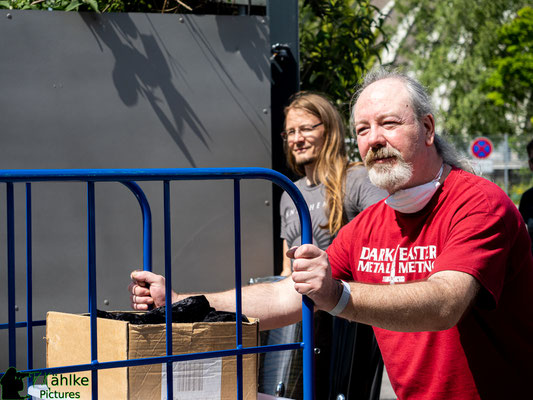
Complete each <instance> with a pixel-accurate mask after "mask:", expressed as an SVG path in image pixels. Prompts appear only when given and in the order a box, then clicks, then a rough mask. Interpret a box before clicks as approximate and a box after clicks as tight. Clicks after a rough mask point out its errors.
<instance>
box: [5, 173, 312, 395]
mask: <svg viewBox="0 0 533 400" xmlns="http://www.w3.org/2000/svg"><path fill="white" fill-rule="evenodd" d="M242 179H264V180H270V181H272V182H273V183H275V184H277V185H278V186H280V187H281V188H282V189H283V190H285V191H286V192H287V193H288V194H289V195H290V197H291V198H292V199H293V201H294V202H295V204H296V206H297V209H298V213H299V216H300V221H301V232H302V243H312V239H311V221H310V216H309V211H308V209H307V206H306V203H305V201H304V199H303V197H302V195H301V193H300V192H299V191H298V189H297V188H296V186H295V185H294V184H293V183H292V182H291V181H290V180H289V179H288V178H287V177H285V176H284V175H282V174H280V173H278V172H276V171H273V170H269V169H265V168H204V169H202V168H194V169H144V170H136V169H121V170H105V169H86V170H83V169H80V170H3V171H0V182H4V183H5V184H6V206H7V219H6V221H7V285H8V304H7V307H8V322H7V323H2V324H0V329H7V330H8V335H9V339H8V341H9V365H10V366H13V367H16V329H18V328H25V329H26V337H27V366H26V369H25V370H23V371H20V372H22V373H33V374H63V373H69V372H78V371H88V370H90V371H91V384H92V387H91V390H92V398H93V399H94V400H96V399H98V371H99V370H101V369H108V368H119V367H132V366H137V365H147V364H162V363H166V364H167V371H168V370H172V363H173V362H179V361H185V360H191V359H203V358H214V357H224V356H235V357H236V359H237V398H238V399H242V398H243V386H242V380H243V378H242V356H243V354H253V353H263V352H271V351H285V350H293V349H300V348H301V349H302V351H303V386H304V387H303V389H304V399H305V400H313V399H314V362H313V304H312V301H311V300H310V299H308V298H307V297H305V296H304V297H303V299H302V321H303V341H302V342H297V343H287V344H281V345H275V346H256V347H243V345H242V326H241V324H240V323H239V322H240V321H241V312H242V308H241V233H240V181H241V180H242ZM178 180H233V186H234V223H235V230H234V231H235V287H236V288H237V290H236V296H235V302H236V314H237V318H236V321H238V322H237V323H236V337H237V340H236V346H235V348H234V349H230V350H221V351H211V352H204V353H192V354H181V355H172V314H171V309H170V307H167V309H166V316H165V317H166V356H161V357H149V358H140V359H130V360H120V361H111V362H99V361H98V357H97V354H98V353H97V335H96V332H97V318H96V304H97V293H96V263H95V260H96V251H95V193H94V188H95V183H97V182H120V183H122V184H124V185H126V186H127V187H128V188H129V189H130V190H131V191H132V192H133V194H134V195H135V196H136V198H137V200H138V202H139V205H140V207H141V210H142V217H143V268H144V269H145V270H148V271H150V270H151V269H152V227H151V226H152V223H151V212H150V206H149V204H148V201H147V199H146V196H145V195H144V193H143V191H142V189H141V188H140V186H139V185H137V183H136V182H139V181H161V182H162V184H163V198H164V248H165V278H166V296H167V297H166V304H171V299H170V294H171V287H170V285H171V282H172V279H171V274H172V269H171V250H170V249H171V246H170V244H171V229H170V183H171V181H178ZM49 181H55V182H86V183H87V226H88V255H87V282H88V304H89V310H88V312H89V314H90V331H91V335H90V337H91V360H92V361H91V363H90V364H79V365H69V366H64V367H55V368H41V369H34V368H33V340H32V337H33V328H34V327H35V326H42V325H45V324H46V321H45V320H33V316H32V258H31V254H32V252H31V247H32V222H31V220H32V200H31V184H32V182H49ZM15 183H23V184H25V185H26V242H27V246H26V258H27V260H26V261H27V262H26V277H27V278H26V303H27V315H26V321H23V322H17V321H16V318H15V234H14V230H15V229H14V202H15V199H14V190H13V186H14V184H15ZM4 372H5V371H2V373H0V378H1V376H3V375H4ZM167 398H168V399H172V398H173V385H172V374H167Z"/></svg>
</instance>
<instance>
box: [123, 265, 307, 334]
mask: <svg viewBox="0 0 533 400" xmlns="http://www.w3.org/2000/svg"><path fill="white" fill-rule="evenodd" d="M131 278H132V283H130V285H129V287H128V290H129V292H130V293H131V296H130V299H131V306H132V308H133V309H135V310H147V309H148V307H149V306H150V305H152V304H153V305H154V306H155V307H160V306H163V305H164V304H165V278H164V277H163V276H161V275H157V274H154V273H152V272H148V271H134V272H132V274H131ZM203 294H204V296H205V297H206V298H207V300H208V301H209V304H210V305H211V307H213V308H215V309H216V310H217V311H231V312H235V290H234V289H232V290H228V291H224V292H219V293H203ZM192 295H193V294H191V293H189V294H178V293H176V292H174V291H172V302H173V303H175V302H176V301H180V300H182V299H185V298H187V297H190V296H192ZM242 313H243V314H244V315H246V316H248V317H253V318H258V319H259V320H260V324H259V326H260V328H261V330H267V329H274V328H279V327H281V326H285V325H290V324H293V323H295V322H298V321H299V320H300V319H301V317H302V296H300V295H299V294H298V293H297V292H296V291H295V290H294V289H293V281H292V279H291V278H290V277H288V278H286V279H283V280H281V281H279V282H274V283H262V284H256V285H250V286H245V287H243V288H242Z"/></svg>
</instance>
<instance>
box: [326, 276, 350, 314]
mask: <svg viewBox="0 0 533 400" xmlns="http://www.w3.org/2000/svg"><path fill="white" fill-rule="evenodd" d="M341 283H342V294H341V298H340V299H339V302H338V303H337V305H336V306H335V307H334V308H333V310H331V311H329V313H330V314H331V315H333V316H334V317H335V316H337V315H339V314H340V313H341V312H342V311H343V310H344V309H345V308H346V305H347V304H348V301H350V293H351V290H350V285H349V284H348V283H346V282H344V281H341Z"/></svg>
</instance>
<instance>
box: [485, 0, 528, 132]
mask: <svg viewBox="0 0 533 400" xmlns="http://www.w3.org/2000/svg"><path fill="white" fill-rule="evenodd" d="M498 36H499V42H500V45H499V48H498V51H497V52H496V56H495V57H494V59H493V61H492V66H493V71H492V74H491V75H490V76H489V78H488V80H487V82H486V83H487V88H488V90H491V89H492V90H491V91H490V92H489V93H488V95H487V96H488V98H489V99H491V100H492V101H493V102H494V104H495V105H496V106H498V107H501V108H503V109H505V110H506V111H507V113H508V114H511V115H516V116H518V117H519V120H518V121H517V125H518V129H519V130H521V131H522V132H524V133H526V134H527V133H529V134H531V133H533V132H532V130H531V125H532V123H533V96H532V94H533V8H531V7H524V8H522V9H520V10H519V11H518V13H517V15H516V17H515V18H513V19H512V20H511V21H510V22H508V23H506V24H504V25H503V26H502V27H501V28H500V30H499V34H498ZM520 119H521V120H520Z"/></svg>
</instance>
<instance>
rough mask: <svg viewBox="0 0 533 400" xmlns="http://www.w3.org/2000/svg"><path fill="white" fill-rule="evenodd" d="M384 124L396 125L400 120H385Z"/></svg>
mask: <svg viewBox="0 0 533 400" xmlns="http://www.w3.org/2000/svg"><path fill="white" fill-rule="evenodd" d="M383 125H385V126H395V125H398V121H385V122H383Z"/></svg>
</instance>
